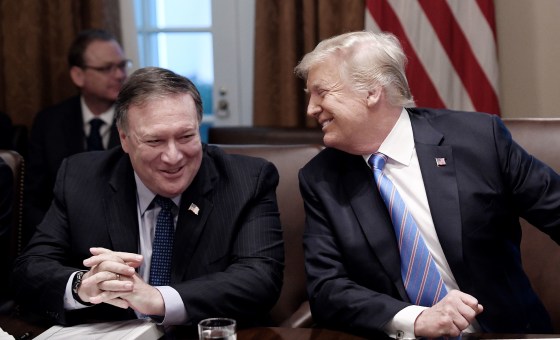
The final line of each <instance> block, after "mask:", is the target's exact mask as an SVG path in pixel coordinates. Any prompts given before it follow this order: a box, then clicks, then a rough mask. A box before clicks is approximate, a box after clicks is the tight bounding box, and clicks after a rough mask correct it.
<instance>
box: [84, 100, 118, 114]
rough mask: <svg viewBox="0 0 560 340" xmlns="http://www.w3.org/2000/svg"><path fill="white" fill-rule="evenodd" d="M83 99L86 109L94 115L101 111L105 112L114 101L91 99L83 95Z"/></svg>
mask: <svg viewBox="0 0 560 340" xmlns="http://www.w3.org/2000/svg"><path fill="white" fill-rule="evenodd" d="M84 101H85V103H86V105H87V107H88V109H89V110H90V111H91V113H93V115H95V116H99V115H100V114H102V113H103V112H106V111H107V110H109V109H110V108H111V106H113V104H114V102H112V101H108V100H99V99H93V98H91V97H88V96H84Z"/></svg>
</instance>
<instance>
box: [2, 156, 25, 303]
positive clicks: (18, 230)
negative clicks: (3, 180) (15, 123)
mask: <svg viewBox="0 0 560 340" xmlns="http://www.w3.org/2000/svg"><path fill="white" fill-rule="evenodd" d="M0 157H1V158H2V159H3V160H4V162H6V163H7V164H8V165H9V166H10V167H11V168H12V174H13V185H14V187H13V190H12V192H13V198H12V202H13V204H12V222H11V230H10V234H9V235H6V239H4V238H3V239H2V248H3V249H1V251H2V257H4V256H7V258H2V259H0V260H1V261H2V265H1V266H0V267H1V268H2V270H1V271H2V272H1V273H0V277H1V280H2V282H0V287H1V291H0V314H3V313H8V312H9V311H10V310H11V309H12V308H13V301H12V297H11V294H10V293H9V291H8V286H9V281H8V280H7V278H8V276H9V275H10V271H11V265H12V263H13V262H14V260H15V258H16V257H17V256H18V255H19V254H20V252H21V247H22V245H21V237H22V224H23V221H22V219H23V177H24V176H23V175H24V168H25V165H24V160H23V157H22V156H21V155H20V154H19V153H17V152H16V151H13V150H0ZM6 248H8V249H6Z"/></svg>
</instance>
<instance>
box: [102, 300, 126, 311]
mask: <svg viewBox="0 0 560 340" xmlns="http://www.w3.org/2000/svg"><path fill="white" fill-rule="evenodd" d="M105 303H107V304H109V305H113V306H115V307H119V308H122V309H127V308H128V307H130V305H129V304H128V302H127V301H126V300H123V299H113V300H109V301H105Z"/></svg>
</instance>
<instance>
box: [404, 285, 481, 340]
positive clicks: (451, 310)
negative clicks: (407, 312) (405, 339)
mask: <svg viewBox="0 0 560 340" xmlns="http://www.w3.org/2000/svg"><path fill="white" fill-rule="evenodd" d="M483 309H484V308H483V307H482V305H481V304H479V303H478V300H477V299H476V298H475V297H473V296H471V295H469V294H466V293H463V292H461V291H458V290H451V291H450V292H449V293H448V294H447V295H446V296H445V297H444V298H443V299H441V301H439V302H438V303H436V304H435V305H433V306H432V307H430V308H428V309H426V310H424V311H423V312H422V313H420V315H418V317H417V318H416V321H415V322H414V333H415V335H416V336H417V337H428V338H438V337H443V336H447V337H456V336H459V335H460V334H461V332H462V331H463V330H465V329H466V328H467V327H468V326H469V325H470V324H471V323H472V322H473V321H474V320H475V317H476V316H477V315H478V314H480V313H482V311H483Z"/></svg>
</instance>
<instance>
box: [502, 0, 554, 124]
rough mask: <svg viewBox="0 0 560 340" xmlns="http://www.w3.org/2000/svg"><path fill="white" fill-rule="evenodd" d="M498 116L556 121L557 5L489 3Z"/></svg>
mask: <svg viewBox="0 0 560 340" xmlns="http://www.w3.org/2000/svg"><path fill="white" fill-rule="evenodd" d="M495 7H496V26H497V33H498V53H499V54H498V58H499V64H500V87H501V89H500V104H501V111H502V117H560V108H558V105H557V103H556V101H557V100H558V98H560V21H559V20H558V18H559V17H560V0H538V1H536V0H495Z"/></svg>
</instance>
